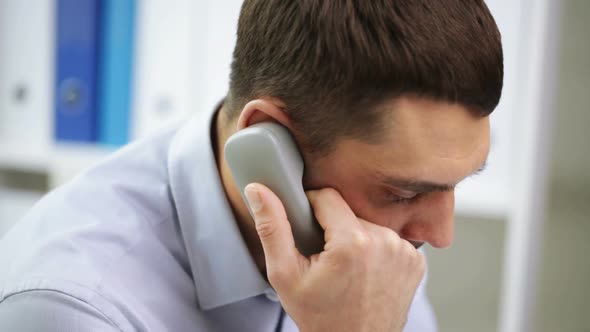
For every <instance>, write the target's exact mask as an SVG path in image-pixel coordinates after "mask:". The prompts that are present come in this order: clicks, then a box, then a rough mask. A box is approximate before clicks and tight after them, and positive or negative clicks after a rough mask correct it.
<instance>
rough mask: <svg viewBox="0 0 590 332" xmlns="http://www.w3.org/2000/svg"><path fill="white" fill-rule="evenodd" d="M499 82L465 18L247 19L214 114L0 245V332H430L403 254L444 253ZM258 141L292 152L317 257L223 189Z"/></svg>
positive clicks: (326, 5) (308, 10)
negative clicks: (228, 146)
mask: <svg viewBox="0 0 590 332" xmlns="http://www.w3.org/2000/svg"><path fill="white" fill-rule="evenodd" d="M502 77H503V68H502V49H501V44H500V36H499V33H498V30H497V27H496V25H495V23H494V20H493V18H492V17H491V15H490V13H489V11H488V9H487V7H486V6H485V4H484V3H483V2H482V1H475V0H469V1H467V0H445V1H440V0H406V1H402V0H396V1H393V0H392V1H386V0H374V1H360V0H358V1H354V0H351V1H317V0H316V1H314V0H309V1H307V0H305V1H303V0H302V1H282V0H246V1H245V2H244V4H243V7H242V11H241V14H240V21H239V26H238V36H237V43H236V47H235V50H234V59H233V63H232V72H231V82H230V89H229V92H228V95H227V97H226V99H225V100H224V101H223V102H222V103H221V104H220V105H218V107H215V108H212V109H211V110H210V112H206V111H208V110H199V112H198V114H196V115H195V117H194V118H193V119H191V121H190V122H189V123H187V124H185V125H184V126H182V127H181V128H179V129H178V130H173V131H168V132H163V133H160V134H157V135H155V136H153V137H151V138H148V139H145V140H143V141H140V142H137V143H134V144H131V145H130V146H128V147H125V148H124V149H122V150H121V151H119V152H118V153H116V154H115V155H114V156H112V157H111V158H109V159H108V160H106V161H105V162H103V163H101V164H99V165H97V166H96V167H94V168H92V169H90V170H89V171H87V172H86V173H84V174H82V175H81V176H79V177H77V178H76V179H75V180H73V181H72V182H71V183H69V184H67V185H65V186H63V187H61V188H58V189H57V190H55V191H53V192H52V193H50V194H49V195H47V196H46V197H45V198H44V199H43V200H41V201H40V202H39V203H38V204H37V206H35V207H34V208H33V209H32V211H31V212H30V213H29V214H28V215H27V216H26V217H25V218H24V220H22V221H21V222H19V223H18V224H17V225H16V226H15V227H14V228H13V229H12V230H11V231H10V233H8V234H7V235H6V237H5V238H4V239H3V240H2V242H1V243H0V290H1V292H0V301H1V302H0V330H2V331H52V332H53V331H55V332H57V331H296V330H300V331H304V332H307V331H402V330H404V331H434V330H435V329H436V328H435V324H434V319H433V316H432V312H431V310H430V307H429V305H428V302H427V300H426V297H425V294H424V283H423V282H421V280H422V278H423V275H424V270H425V264H424V259H423V256H422V255H421V254H420V253H419V252H418V251H417V248H418V247H420V246H421V245H422V244H423V243H430V244H431V245H432V246H434V247H437V248H444V247H447V246H449V245H450V244H451V242H452V239H453V204H454V196H453V189H454V186H455V185H456V184H457V183H458V182H460V181H461V180H462V179H464V178H465V177H467V176H469V175H470V174H472V173H473V172H476V171H477V170H478V169H480V168H481V167H482V165H483V164H484V163H485V160H486V157H487V153H488V149H489V120H488V115H489V114H490V113H491V112H492V110H493V109H494V108H495V106H496V105H497V103H498V100H499V98H500V93H501V88H502ZM263 121H274V122H278V123H280V124H281V125H283V126H285V127H286V128H288V129H289V130H290V131H291V133H292V134H293V135H294V137H295V139H296V141H297V143H298V145H299V147H300V148H301V152H302V155H303V157H304V160H305V163H306V171H305V175H304V183H303V184H304V187H305V188H306V189H307V190H308V191H307V194H308V197H309V200H310V203H311V205H312V207H313V209H314V213H315V215H316V217H317V220H318V222H319V223H320V225H321V227H322V228H323V229H324V230H325V240H326V245H325V247H324V251H322V252H321V253H320V254H318V255H314V256H311V257H305V256H302V255H301V254H300V253H299V252H298V251H297V249H296V248H295V246H294V242H293V236H292V234H291V230H290V227H289V223H288V221H287V217H286V215H285V211H284V208H283V205H282V203H283V202H281V201H280V199H279V198H278V197H276V196H275V195H274V194H273V193H272V191H271V190H269V189H268V188H267V187H265V186H264V185H262V184H256V183H255V184H250V185H249V186H248V187H247V188H246V191H245V194H246V196H247V198H248V202H249V208H250V210H251V212H252V214H253V217H251V215H250V213H249V211H248V208H247V206H246V203H245V202H244V201H243V200H242V198H241V196H240V193H239V191H238V189H237V187H236V185H235V183H234V182H233V179H232V177H231V174H230V173H229V172H228V167H227V164H226V162H225V160H224V157H223V153H222V152H223V146H224V143H225V142H226V140H227V139H228V137H229V136H230V135H231V134H233V133H235V132H236V131H237V130H241V129H243V128H246V127H248V126H251V125H253V124H255V123H259V122H263ZM267 280H268V281H267ZM270 285H272V288H271V286H270ZM275 291H276V293H275ZM283 309H284V311H286V314H285V313H284V311H283ZM404 326H405V327H404Z"/></svg>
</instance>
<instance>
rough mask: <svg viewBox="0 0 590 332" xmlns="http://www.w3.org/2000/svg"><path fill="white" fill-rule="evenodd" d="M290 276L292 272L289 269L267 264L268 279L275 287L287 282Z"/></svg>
mask: <svg viewBox="0 0 590 332" xmlns="http://www.w3.org/2000/svg"><path fill="white" fill-rule="evenodd" d="M291 276H292V273H291V272H290V271H289V269H287V268H285V267H282V266H277V267H271V266H269V267H268V269H267V277H268V281H269V282H270V283H271V285H272V286H273V287H275V288H280V287H281V286H283V285H287V284H289V282H290V280H291Z"/></svg>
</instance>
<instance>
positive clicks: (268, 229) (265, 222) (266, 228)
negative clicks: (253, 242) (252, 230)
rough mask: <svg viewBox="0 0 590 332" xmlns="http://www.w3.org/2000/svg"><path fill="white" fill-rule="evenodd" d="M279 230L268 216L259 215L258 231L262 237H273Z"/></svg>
mask: <svg viewBox="0 0 590 332" xmlns="http://www.w3.org/2000/svg"><path fill="white" fill-rule="evenodd" d="M276 231H277V228H276V226H275V224H274V223H273V222H272V220H270V219H268V218H263V217H259V218H258V220H257V221H256V232H257V233H258V236H259V237H260V238H261V239H267V238H270V237H272V236H273V235H274V234H275V233H276Z"/></svg>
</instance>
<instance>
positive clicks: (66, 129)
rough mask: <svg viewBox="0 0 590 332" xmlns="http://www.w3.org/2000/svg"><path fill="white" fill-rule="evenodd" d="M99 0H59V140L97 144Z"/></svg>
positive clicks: (57, 76) (57, 107)
mask: <svg viewBox="0 0 590 332" xmlns="http://www.w3.org/2000/svg"><path fill="white" fill-rule="evenodd" d="M99 12H100V8H99V0H58V1H57V15H56V18H57V31H56V53H57V54H56V75H55V92H56V96H55V137H56V139H57V140H67V141H82V142H93V141H96V134H97V133H96V131H97V124H96V122H97V108H96V83H97V57H98V31H99V29H98V23H99V20H98V14H99Z"/></svg>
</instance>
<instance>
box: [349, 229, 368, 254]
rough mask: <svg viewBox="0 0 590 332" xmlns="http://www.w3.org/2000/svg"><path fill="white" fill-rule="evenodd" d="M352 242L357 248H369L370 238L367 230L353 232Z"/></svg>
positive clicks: (362, 249)
mask: <svg viewBox="0 0 590 332" xmlns="http://www.w3.org/2000/svg"><path fill="white" fill-rule="evenodd" d="M351 243H352V246H353V247H354V248H355V250H361V251H364V250H367V249H368V248H369V245H370V239H369V236H368V235H367V234H366V233H365V232H362V231H357V232H353V233H352V240H351Z"/></svg>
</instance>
